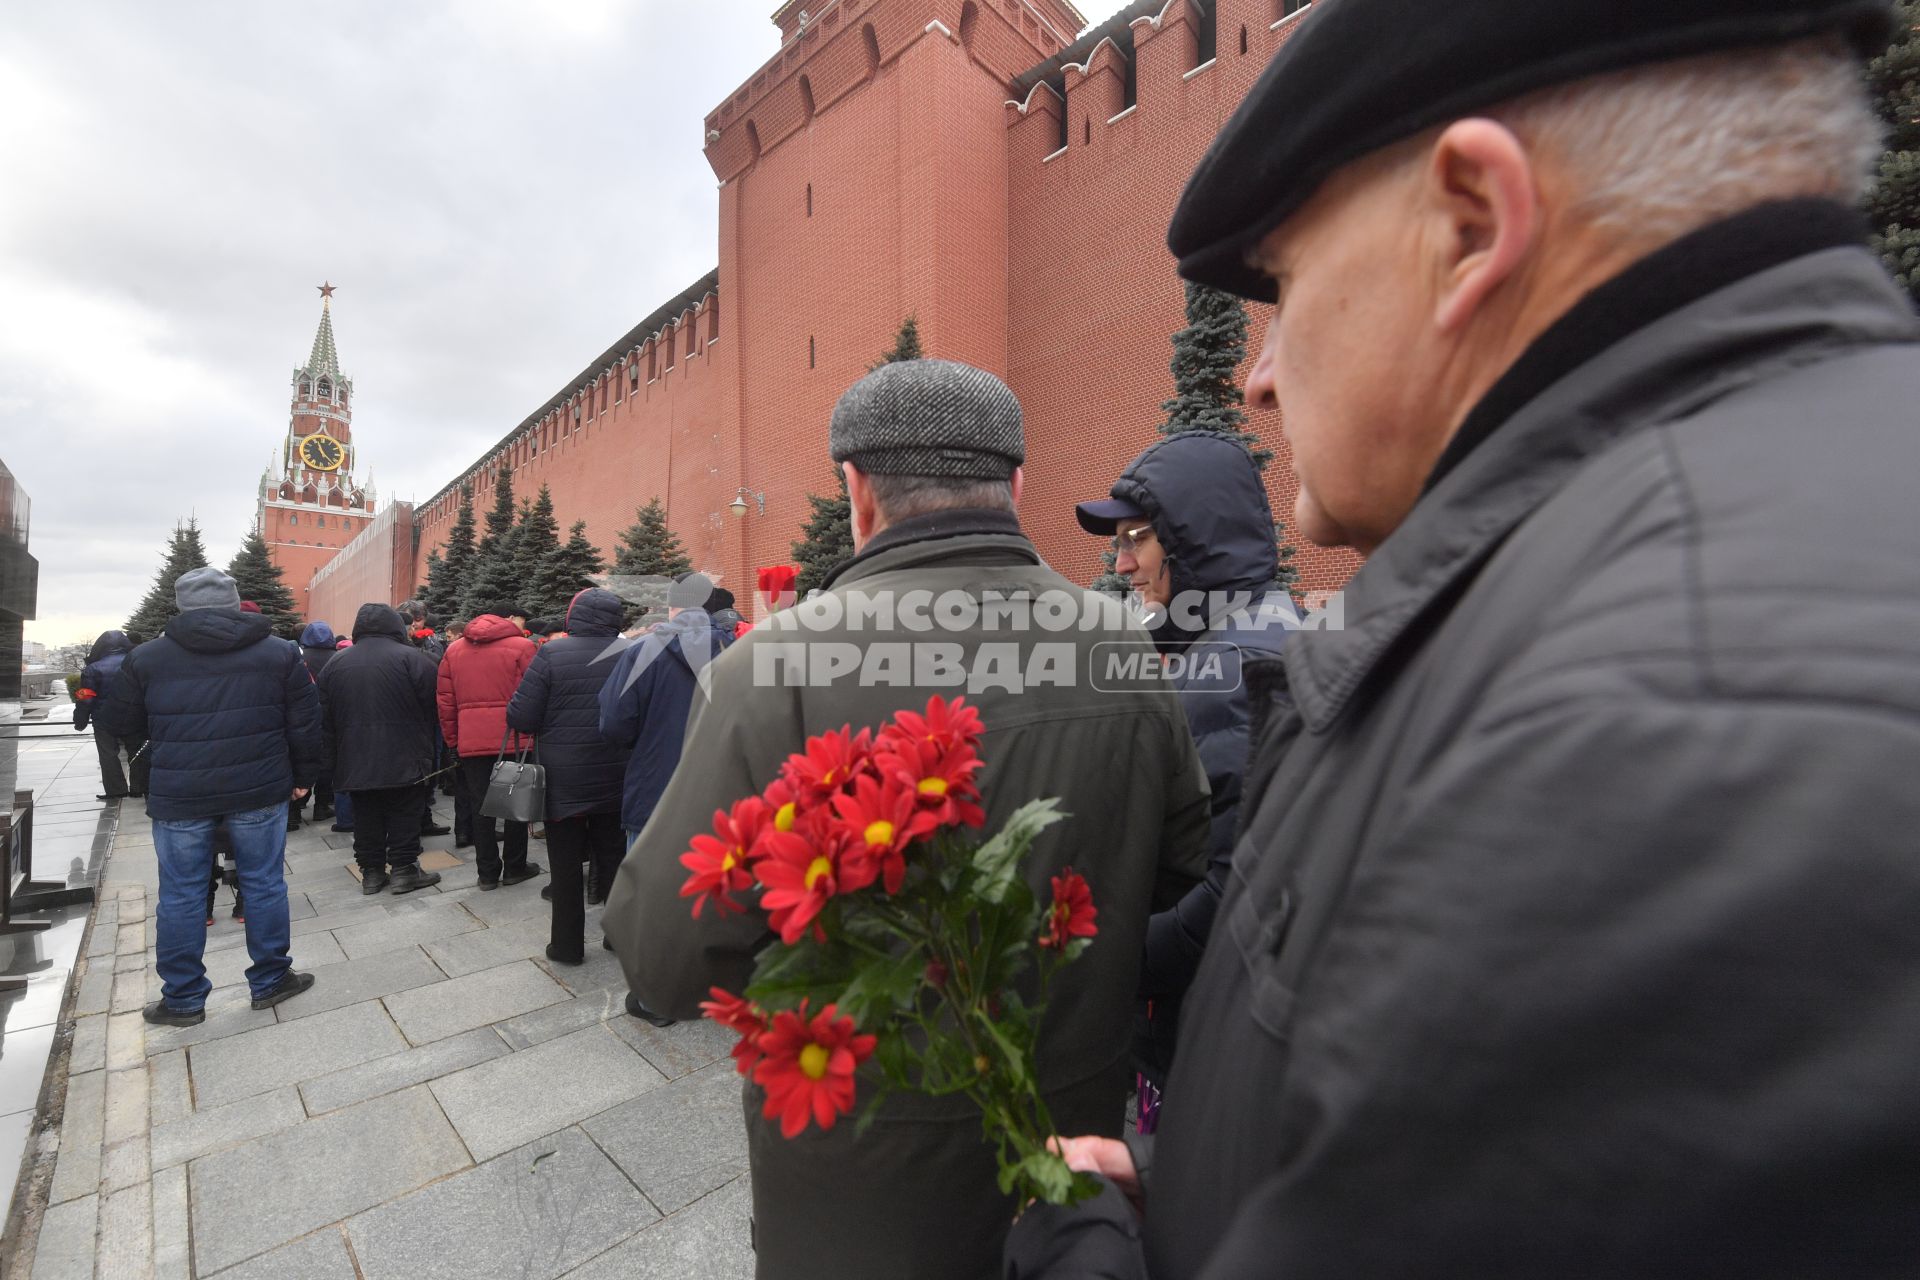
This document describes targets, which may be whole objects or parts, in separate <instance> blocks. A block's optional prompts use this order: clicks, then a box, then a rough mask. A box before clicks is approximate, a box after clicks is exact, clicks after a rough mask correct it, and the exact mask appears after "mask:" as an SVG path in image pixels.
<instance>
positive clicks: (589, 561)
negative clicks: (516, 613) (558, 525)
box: [534, 520, 606, 618]
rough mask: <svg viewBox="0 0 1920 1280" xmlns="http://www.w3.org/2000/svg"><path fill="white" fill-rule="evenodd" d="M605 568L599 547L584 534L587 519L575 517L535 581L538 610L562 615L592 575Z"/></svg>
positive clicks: (590, 580)
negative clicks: (538, 599) (565, 536)
mask: <svg viewBox="0 0 1920 1280" xmlns="http://www.w3.org/2000/svg"><path fill="white" fill-rule="evenodd" d="M604 568H606V561H604V560H602V559H601V558H600V549H599V548H598V547H596V546H594V545H593V542H592V540H591V539H589V538H588V537H587V522H586V521H585V520H575V521H574V522H573V527H572V528H571V529H570V530H568V533H567V540H566V541H565V542H563V543H561V544H560V545H559V546H557V547H555V548H554V549H553V554H551V555H549V556H548V557H547V562H546V564H544V565H542V566H541V569H540V577H539V579H538V580H537V581H536V582H535V583H534V594H535V595H537V596H539V597H540V605H539V608H540V610H541V612H543V613H545V614H547V615H548V616H550V617H554V618H564V617H565V616H566V612H567V606H568V605H570V604H572V603H573V598H574V596H576V595H578V594H579V593H580V592H582V591H585V590H586V589H587V588H588V587H591V586H593V585H594V583H593V579H594V576H595V575H596V574H598V573H599V572H600V571H601V570H602V569H604Z"/></svg>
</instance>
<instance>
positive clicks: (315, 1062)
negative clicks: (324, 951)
mask: <svg viewBox="0 0 1920 1280" xmlns="http://www.w3.org/2000/svg"><path fill="white" fill-rule="evenodd" d="M318 989H319V988H318V987H317V986H316V987H315V990H318ZM300 998H301V997H299V996H295V997H294V999H296V1000H298V999H300ZM406 1047H407V1043H406V1041H405V1039H403V1038H402V1037H401V1035H400V1031H399V1029H398V1028H396V1027H395V1026H394V1025H393V1020H392V1019H391V1018H389V1017H387V1012H386V1010H385V1009H383V1008H381V1007H380V1002H379V1001H377V1000H369V1001H366V1002H365V1003H363V1004H352V1005H348V1006H347V1007H345V1008H344V1009H332V1010H329V1011H328V1012H326V1013H320V1014H315V1015H314V1016H313V1017H311V1018H301V1019H299V1020H297V1021H294V1022H283V1023H280V1024H278V1025H277V1026H271V1027H262V1028H260V1029H259V1030H258V1031H254V1032H251V1033H249V1034H247V1035H244V1036H237V1037H229V1038H227V1039H224V1040H214V1041H211V1042H209V1043H207V1044H197V1045H194V1046H193V1047H192V1048H191V1049H189V1050H188V1051H187V1057H188V1060H189V1062H190V1063H191V1065H192V1068H193V1084H194V1094H195V1097H196V1098H197V1099H198V1100H199V1101H200V1103H201V1105H202V1106H205V1105H209V1103H210V1102H212V1101H214V1100H225V1101H237V1100H239V1099H241V1098H245V1097H249V1096H251V1095H253V1094H256V1093H265V1092H266V1091H267V1090H269V1089H273V1088H277V1087H279V1086H281V1085H287V1084H296V1083H298V1082H299V1081H302V1080H311V1079H312V1078H313V1077H315V1076H321V1075H325V1074H327V1073H328V1072H330V1071H338V1070H340V1069H341V1068H342V1067H351V1066H354V1065H356V1064H358V1063H362V1062H366V1061H367V1060H369V1059H371V1058H380V1057H385V1056H386V1055H387V1054H389V1053H397V1052H399V1051H400V1050H401V1049H404V1048H406Z"/></svg>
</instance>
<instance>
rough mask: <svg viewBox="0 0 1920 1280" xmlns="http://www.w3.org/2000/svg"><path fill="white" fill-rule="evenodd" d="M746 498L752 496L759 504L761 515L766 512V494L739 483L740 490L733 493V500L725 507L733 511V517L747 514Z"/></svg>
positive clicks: (736, 517) (738, 517) (737, 517)
mask: <svg viewBox="0 0 1920 1280" xmlns="http://www.w3.org/2000/svg"><path fill="white" fill-rule="evenodd" d="M748 498H752V499H753V500H754V501H755V502H757V503H759V504H760V514H761V515H765V514H767V495H766V494H764V493H755V492H754V491H753V490H751V489H749V488H747V486H745V485H741V486H740V491H739V492H738V493H736V494H734V495H733V501H732V502H729V503H728V504H727V509H728V510H729V511H731V512H733V517H734V519H736V520H738V519H740V518H742V517H743V516H745V515H746V514H747V499H748Z"/></svg>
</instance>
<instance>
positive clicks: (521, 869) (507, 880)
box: [500, 862, 542, 884]
mask: <svg viewBox="0 0 1920 1280" xmlns="http://www.w3.org/2000/svg"><path fill="white" fill-rule="evenodd" d="M541 870H542V868H541V866H540V864H539V863H537V862H527V863H522V864H521V865H520V866H518V867H508V868H507V869H506V870H504V871H502V872H501V873H500V883H501V884H519V883H520V882H521V881H523V880H531V879H533V878H534V877H535V876H537V875H539V874H540V872H541Z"/></svg>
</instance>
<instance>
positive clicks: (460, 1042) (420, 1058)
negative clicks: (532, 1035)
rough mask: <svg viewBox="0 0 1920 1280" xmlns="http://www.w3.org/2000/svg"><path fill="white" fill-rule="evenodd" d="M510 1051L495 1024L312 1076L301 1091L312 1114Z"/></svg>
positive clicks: (444, 1073)
mask: <svg viewBox="0 0 1920 1280" xmlns="http://www.w3.org/2000/svg"><path fill="white" fill-rule="evenodd" d="M507 1052H508V1047H507V1043H506V1041H504V1040H502V1039H501V1038H500V1037H499V1036H498V1035H496V1034H495V1033H494V1031H493V1029H492V1028H490V1027H478V1028H476V1029H474V1030H472V1031H469V1032H467V1033H466V1034H465V1035H459V1036H452V1037H450V1038H448V1039H445V1040H435V1041H434V1042H433V1043H432V1044H427V1045H422V1046H421V1047H420V1048H418V1049H408V1050H406V1051H405V1052H403V1053H392V1054H388V1055H387V1056H386V1057H384V1058H375V1059H374V1060H373V1061H371V1062H365V1063H362V1064H361V1065H359V1066H357V1067H348V1068H347V1069H346V1070H344V1071H335V1072H333V1073H332V1074H331V1075H324V1076H320V1077H319V1078H317V1079H314V1080H308V1081H306V1082H305V1083H303V1084H302V1085H301V1086H300V1096H301V1097H302V1098H303V1099H305V1101H306V1104H307V1114H309V1115H315V1116H317V1115H321V1114H324V1113H325V1112H328V1111H337V1110H339V1109H340V1108H341V1107H348V1106H352V1105H353V1104H354V1103H356V1102H365V1101H366V1100H367V1099H368V1098H377V1097H379V1096H380V1095H381V1094H383V1093H392V1092H394V1091H395V1090H397V1089H405V1088H407V1087H409V1086H411V1085H416V1084H422V1083H424V1082H426V1081H428V1080H432V1079H435V1078H437V1077H439V1076H444V1075H451V1074H452V1073H454V1072H456V1071H461V1070H464V1069H466V1068H467V1067H472V1066H477V1065H479V1064H480V1063H482V1062H490V1061H492V1060H493V1059H495V1058H499V1057H504V1056H505V1055H506V1054H507Z"/></svg>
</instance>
